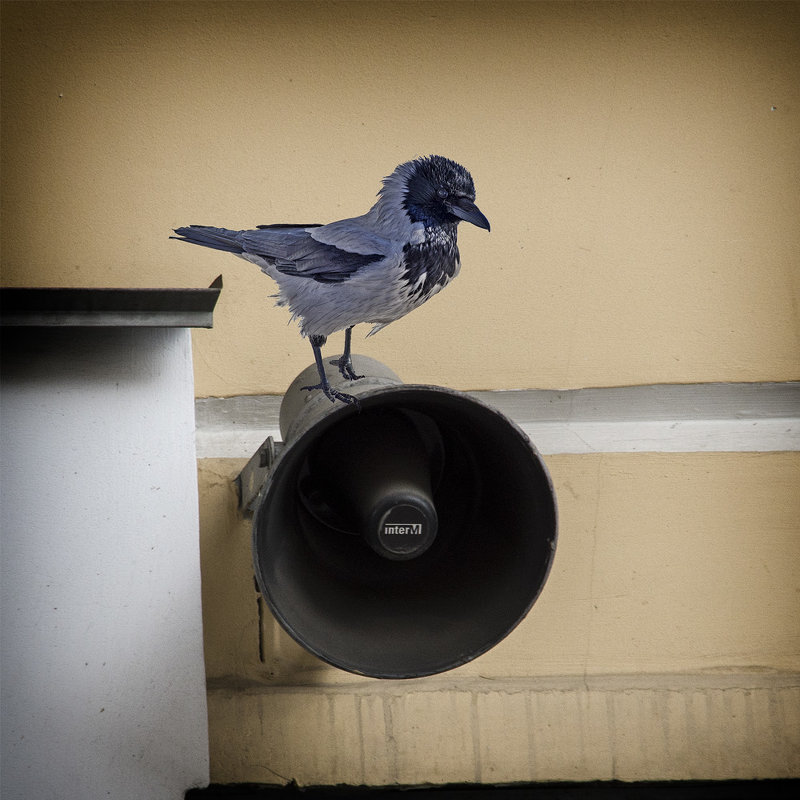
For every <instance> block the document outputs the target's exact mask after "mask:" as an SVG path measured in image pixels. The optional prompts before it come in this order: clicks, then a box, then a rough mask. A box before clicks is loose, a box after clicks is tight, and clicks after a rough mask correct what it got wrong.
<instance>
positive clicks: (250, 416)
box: [195, 382, 800, 458]
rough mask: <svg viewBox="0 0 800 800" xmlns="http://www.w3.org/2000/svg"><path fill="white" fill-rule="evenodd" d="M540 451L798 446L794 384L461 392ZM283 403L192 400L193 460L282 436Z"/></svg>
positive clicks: (799, 408)
mask: <svg viewBox="0 0 800 800" xmlns="http://www.w3.org/2000/svg"><path fill="white" fill-rule="evenodd" d="M468 394H470V395H471V396H473V397H475V398H477V399H479V400H481V401H483V402H484V403H487V404H489V405H492V406H494V407H496V408H497V409H499V410H500V411H501V412H503V413H504V414H505V415H506V416H507V417H509V419H512V420H513V421H514V422H516V423H517V425H519V426H520V427H521V428H522V430H524V431H525V433H526V434H527V435H528V436H529V437H530V439H531V441H532V442H533V443H534V445H535V446H536V448H537V449H538V450H539V452H541V453H542V454H544V455H554V454H557V453H574V454H580V453H630V452H670V453H679V452H682V453H687V452H774V451H782V450H784V451H785V450H800V382H791V383H747V384H742V383H725V384H721V383H714V384H692V385H651V386H629V387H614V388H608V389H574V390H569V391H554V390H539V389H530V390H519V391H499V392H469V393H468ZM280 403H281V397H278V396H272V395H265V396H239V397H225V398H219V397H210V398H202V399H199V400H197V402H196V405H195V409H196V426H197V434H196V436H197V457H198V458H250V456H252V455H253V453H254V452H255V451H256V450H257V449H258V448H259V446H260V445H261V443H262V442H263V441H264V440H265V439H266V438H267V437H268V436H273V437H274V438H275V439H276V440H278V439H280V432H279V430H278V413H279V410H280Z"/></svg>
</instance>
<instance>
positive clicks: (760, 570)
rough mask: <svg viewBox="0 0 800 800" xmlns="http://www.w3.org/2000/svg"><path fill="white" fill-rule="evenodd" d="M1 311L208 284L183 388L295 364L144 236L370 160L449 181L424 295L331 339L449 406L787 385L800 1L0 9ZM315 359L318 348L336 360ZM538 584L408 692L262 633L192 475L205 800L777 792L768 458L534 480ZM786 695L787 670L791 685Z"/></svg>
mask: <svg viewBox="0 0 800 800" xmlns="http://www.w3.org/2000/svg"><path fill="white" fill-rule="evenodd" d="M0 99H1V102H2V181H3V183H2V224H3V229H2V236H3V241H2V261H1V262H0V269H1V270H2V283H3V284H4V285H56V286H133V287H145V286H154V287H160V286H197V287H202V286H207V285H208V284H209V283H210V282H211V281H212V280H213V279H214V278H215V277H216V276H217V275H218V274H220V273H222V274H223V276H224V281H225V289H224V290H223V292H222V295H221V297H220V301H219V303H218V306H217V309H216V312H215V317H214V328H213V329H212V330H208V331H196V332H195V333H194V348H195V353H194V357H195V361H194V363H195V373H196V383H197V393H198V394H199V395H201V396H206V395H223V396H227V395H236V394H261V393H281V392H283V390H284V389H285V388H286V386H287V385H288V383H289V382H290V381H291V379H292V378H293V377H294V376H295V374H296V373H298V372H299V371H300V370H301V369H302V368H303V367H305V366H306V364H307V363H309V361H310V360H311V351H310V348H309V347H308V344H307V343H306V342H304V341H302V340H301V338H300V337H299V335H298V333H297V329H296V327H295V326H290V325H288V324H287V322H288V314H287V313H286V311H285V310H283V309H276V308H273V307H272V300H270V299H269V295H270V294H271V293H272V292H273V291H274V289H273V287H272V285H271V284H270V282H269V280H268V279H266V278H265V277H264V276H262V275H261V274H260V273H259V272H258V270H257V269H256V268H255V267H252V266H251V265H249V264H246V263H245V262H242V261H239V260H237V259H235V258H233V257H232V256H227V255H225V254H222V253H216V252H212V251H204V250H201V249H200V248H190V247H187V246H185V245H181V244H179V243H177V242H174V241H170V240H169V239H168V235H169V233H170V229H171V228H173V227H175V226H178V225H183V224H189V223H204V224H219V225H224V226H228V227H250V226H253V225H256V224H260V223H269V222H286V221H291V222H294V221H300V222H307V221H320V222H325V221H329V220H332V219H336V218H340V217H344V216H349V215H353V214H358V213H361V212H362V211H364V210H366V208H367V207H368V206H369V205H370V204H371V202H372V200H373V198H374V195H375V192H376V191H377V189H378V186H379V180H380V178H381V177H382V176H384V175H385V174H387V173H388V172H389V171H391V170H392V169H393V167H394V166H395V165H396V164H397V163H399V162H400V161H403V160H406V159H408V158H411V157H414V156H416V155H422V154H426V153H430V152H439V153H442V154H445V155H448V156H450V157H452V158H455V159H457V160H459V161H461V162H463V163H464V164H465V165H467V166H468V168H469V169H470V170H471V171H472V173H473V175H474V177H475V180H476V184H477V188H478V201H479V204H480V206H481V208H482V209H483V211H484V212H485V213H486V214H487V216H488V217H489V219H490V220H491V222H492V231H491V233H489V234H487V233H486V232H485V231H480V230H477V229H475V228H470V227H469V226H462V232H461V251H462V260H463V269H462V273H461V275H460V276H459V278H458V280H457V281H456V282H455V283H453V285H452V286H451V287H449V288H448V289H447V291H446V292H444V293H442V294H440V295H439V296H437V297H436V298H435V299H434V300H433V301H432V302H430V303H429V304H428V305H426V306H425V307H424V308H422V309H420V310H418V311H416V312H415V313H414V314H413V315H411V316H409V317H407V318H405V319H403V320H401V321H399V322H397V323H395V324H393V325H392V326H390V327H389V328H388V329H386V330H385V331H382V332H381V333H380V335H379V336H377V337H375V338H372V339H370V340H368V341H364V340H363V338H362V337H363V333H364V332H365V331H360V332H359V331H357V332H356V340H355V347H356V349H357V350H359V351H363V352H365V353H366V354H368V355H371V356H373V357H375V358H378V359H380V360H381V361H383V362H385V363H387V364H389V365H390V366H391V367H392V368H393V369H395V370H396V371H397V372H398V373H399V374H400V375H402V376H403V378H404V379H405V380H407V381H411V382H424V383H439V384H443V385H447V386H452V387H454V388H461V389H481V388H494V389H501V388H529V387H543V388H552V387H561V388H568V387H580V386H610V385H619V384H645V383H651V382H707V381H773V380H774V381H780V380H790V379H795V380H796V379H798V378H799V377H800V320H798V300H799V299H800V224H798V220H800V5H798V4H796V3H786V4H777V3H744V4H726V3H715V4H708V3H688V4H679V3H666V4H650V3H635V2H632V3H590V4H571V3H552V4H543V3H535V2H531V3H490V2H477V3H470V2H459V3H452V4H448V3H434V2H431V3H413V4H409V3H402V2H385V3H298V4H291V3H272V2H263V3H260V2H252V3H235V2H222V3H216V2H208V3H170V2H163V3H161V2H159V3H146V4H140V3H77V4H74V3H67V2H60V3H17V2H14V3H3V6H2V97H1V98H0ZM338 346H339V345H338V341H337V342H334V343H332V346H331V349H332V351H333V350H335V348H336V347H338ZM547 461H548V466H549V467H550V469H551V470H552V471H553V476H554V479H555V483H556V491H557V493H558V497H559V505H560V511H561V537H560V542H559V548H558V552H557V557H556V562H555V566H554V569H553V573H552V575H551V578H550V580H549V582H548V584H547V586H546V587H545V591H544V593H543V595H542V597H541V599H540V601H539V602H538V603H537V605H536V606H535V608H534V611H533V613H532V614H531V616H530V617H529V618H528V619H526V620H525V622H524V623H523V625H522V626H521V627H520V628H519V629H518V630H517V631H515V632H514V634H513V635H512V636H511V637H509V638H508V639H507V640H505V641H504V642H503V643H502V644H501V645H500V646H498V647H497V648H495V649H494V650H492V651H490V652H489V653H488V654H487V655H486V656H484V657H482V658H481V659H479V660H478V661H476V662H473V663H472V664H470V665H467V666H465V667H463V668H461V669H460V670H456V671H455V672H453V673H448V674H447V675H446V676H442V677H438V678H431V679H424V680H419V681H412V682H407V683H399V684H398V683H393V682H389V683H381V682H376V681H370V680H368V679H357V678H353V677H352V676H348V675H345V674H344V673H339V672H337V671H335V670H332V669H330V668H328V667H325V666H324V665H322V664H320V663H319V662H318V661H316V660H315V659H314V658H313V657H311V656H309V655H307V654H306V653H305V652H304V651H302V650H301V649H300V648H299V647H297V646H296V645H294V644H293V643H292V642H291V641H290V640H288V638H287V637H286V636H285V635H284V634H283V633H281V632H280V631H279V630H278V629H277V628H276V627H275V626H274V623H273V622H272V620H271V618H270V617H269V614H268V613H266V611H265V609H262V612H263V618H262V630H261V632H260V638H261V649H262V655H263V661H262V660H261V659H259V645H258V642H259V622H258V619H259V617H258V613H259V609H258V605H257V599H256V594H255V591H254V589H253V582H252V567H251V564H250V554H249V522H248V521H246V520H242V519H241V518H240V517H239V516H238V514H237V512H236V500H235V495H234V490H233V487H232V484H231V478H232V477H233V476H234V475H235V474H236V473H237V472H238V470H239V469H240V468H241V466H242V462H241V461H220V460H207V461H205V462H203V463H201V465H200V498H201V526H202V532H201V535H202V542H201V543H202V550H203V579H204V624H205V636H206V666H207V670H208V676H209V680H210V693H209V709H210V711H209V713H210V735H211V757H212V779H213V780H216V781H266V782H285V781H288V780H289V779H292V778H294V779H296V780H297V781H298V782H299V783H306V784H308V783H323V784H327V783H336V782H355V783H361V782H368V783H416V782H443V781H449V780H457V781H471V780H483V781H498V782H502V781H520V780H570V779H575V780H585V779H603V778H621V779H625V780H631V779H658V778H688V777H697V778H732V777H786V776H789V775H793V776H797V775H800V764H799V763H798V761H797V754H798V752H800V699H799V698H798V685H799V684H800V681H798V679H797V673H798V671H800V641H799V640H798V629H797V624H796V620H797V614H798V610H799V609H798V596H800V595H798V586H797V575H798V572H800V571H799V570H798V564H799V561H798V559H799V556H798V550H797V541H798V538H797V535H798V528H797V524H798V523H797V520H798V518H800V508H798V495H797V490H796V489H797V482H798V471H799V470H800V466H799V465H798V460H797V458H796V455H792V454H782V453H773V454H763V455H762V454H706V455H700V454H672V455H667V454H637V455H632V454H628V455H625V454H617V455H602V454H597V455H592V456H551V457H549V458H548V460H547ZM786 676H788V677H786Z"/></svg>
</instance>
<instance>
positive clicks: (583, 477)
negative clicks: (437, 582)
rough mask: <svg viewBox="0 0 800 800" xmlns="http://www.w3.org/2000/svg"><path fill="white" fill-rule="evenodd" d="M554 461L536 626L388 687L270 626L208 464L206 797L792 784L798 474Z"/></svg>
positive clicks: (225, 480) (793, 468) (626, 459)
mask: <svg viewBox="0 0 800 800" xmlns="http://www.w3.org/2000/svg"><path fill="white" fill-rule="evenodd" d="M546 462H547V466H548V468H549V469H550V471H551V474H552V477H553V481H554V486H555V491H556V494H557V496H558V498H559V514H560V530H561V534H560V537H559V544H558V549H557V552H556V558H555V562H554V565H553V569H552V572H551V575H550V578H549V580H548V582H547V584H546V586H545V589H544V591H543V593H542V595H541V597H540V598H539V600H538V601H537V602H536V605H535V606H534V607H533V609H532V611H531V612H530V613H529V615H528V616H527V617H526V619H525V620H524V621H523V622H522V623H521V624H520V626H519V627H518V628H517V629H516V630H515V631H514V632H513V633H512V634H511V635H510V636H509V637H508V638H506V639H505V640H504V641H503V642H501V643H500V644H499V645H497V646H496V647H495V648H494V649H492V650H490V651H489V652H488V653H486V654H485V655H484V656H482V657H480V658H478V659H477V660H475V661H473V662H471V663H469V664H467V665H465V666H463V667H460V668H458V669H456V670H452V671H451V672H448V673H445V674H443V675H440V676H433V677H431V678H421V679H416V680H409V681H379V680H374V679H370V678H359V677H356V676H353V675H350V674H348V673H345V672H342V671H340V670H337V669H335V668H333V667H329V666H327V665H325V664H323V663H322V662H320V661H319V660H317V659H316V658H315V657H314V656H312V655H310V654H308V653H306V652H305V651H304V650H303V649H302V648H300V646H299V645H297V644H295V643H294V642H293V641H292V640H291V639H290V638H289V637H288V636H287V635H286V634H285V633H284V632H283V631H282V630H281V629H280V628H279V626H278V625H277V624H276V623H275V622H274V620H273V619H272V617H271V616H270V615H269V612H268V611H267V610H266V609H265V607H264V606H263V601H260V600H259V598H258V595H257V594H256V592H255V589H254V586H253V582H252V563H251V556H250V523H249V521H248V520H242V519H241V517H240V516H239V514H238V511H237V508H236V505H237V498H236V493H235V490H234V488H233V485H232V479H233V478H234V477H235V476H236V474H237V473H238V472H239V470H240V469H241V467H242V466H243V463H242V462H241V461H238V460H234V459H218V460H213V459H207V460H204V461H203V462H202V465H201V469H200V485H201V487H202V491H201V498H202V499H201V552H202V562H203V616H204V622H205V631H206V634H205V635H206V639H205V641H206V668H207V672H208V681H209V686H210V692H209V713H210V715H211V720H212V724H211V726H210V737H211V770H212V778H213V779H214V780H217V781H221V782H238V781H257V782H258V781H263V782H266V783H281V782H287V781H289V780H291V779H294V780H297V781H298V782H299V783H301V784H333V783H355V784H360V783H376V784H385V783H401V784H402V783H405V784H418V783H427V782H431V783H443V782H448V781H450V782H458V781H486V782H499V783H502V782H513V781H529V780H539V781H552V780H611V779H616V780H668V779H669V780H679V779H683V780H686V779H735V778H748V779H752V778H785V777H797V776H800V678H799V677H798V672H800V629H799V628H798V625H797V618H798V591H799V590H800V587H798V583H797V576H798V574H799V573H800V569H799V568H800V553H798V546H797V532H798V530H797V521H798V519H799V518H800V495H798V492H797V486H798V483H799V482H800V456H798V454H797V453H769V454H757V453H756V454H747V453H738V454H737V453H716V454H703V453H691V454H656V453H638V454H626V453H617V454H598V455H590V456H585V455H584V456H550V457H548V458H547V459H546ZM498 580H502V576H498Z"/></svg>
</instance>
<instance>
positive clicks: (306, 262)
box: [240, 225, 386, 283]
mask: <svg viewBox="0 0 800 800" xmlns="http://www.w3.org/2000/svg"><path fill="white" fill-rule="evenodd" d="M325 227H327V226H317V225H304V226H294V225H261V226H259V227H258V228H257V229H256V230H252V231H242V232H241V234H240V242H241V246H242V250H243V251H244V252H245V253H249V254H250V255H254V256H258V257H260V258H263V259H264V260H265V261H267V262H269V263H270V264H271V265H273V266H274V267H275V269H277V270H278V272H281V273H283V274H284V275H294V276H297V277H301V278H312V279H313V280H315V281H319V282H320V283H341V282H342V281H346V280H347V279H348V278H349V277H350V276H351V275H353V274H354V273H355V272H358V270H360V269H363V268H364V267H366V266H368V265H369V264H372V263H375V262H376V261H382V260H383V259H384V258H385V257H386V253H385V252H363V251H364V250H368V251H371V250H375V251H377V250H379V249H382V248H380V247H379V246H380V242H379V241H377V240H375V239H372V240H371V241H370V245H371V247H369V248H365V247H364V246H363V244H364V242H361V246H358V244H356V247H355V248H354V249H355V252H354V249H349V248H348V247H347V246H345V245H342V246H337V245H335V244H327V243H325V242H320V241H318V240H317V239H316V238H314V234H315V233H316V232H317V231H319V230H320V229H324V228H325Z"/></svg>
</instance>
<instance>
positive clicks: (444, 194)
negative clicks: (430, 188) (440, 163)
mask: <svg viewBox="0 0 800 800" xmlns="http://www.w3.org/2000/svg"><path fill="white" fill-rule="evenodd" d="M447 194H448V192H447V189H445V188H444V187H441V188H439V189H437V190H436V196H437V197H438V198H439V199H440V200H444V199H445V197H447Z"/></svg>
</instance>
